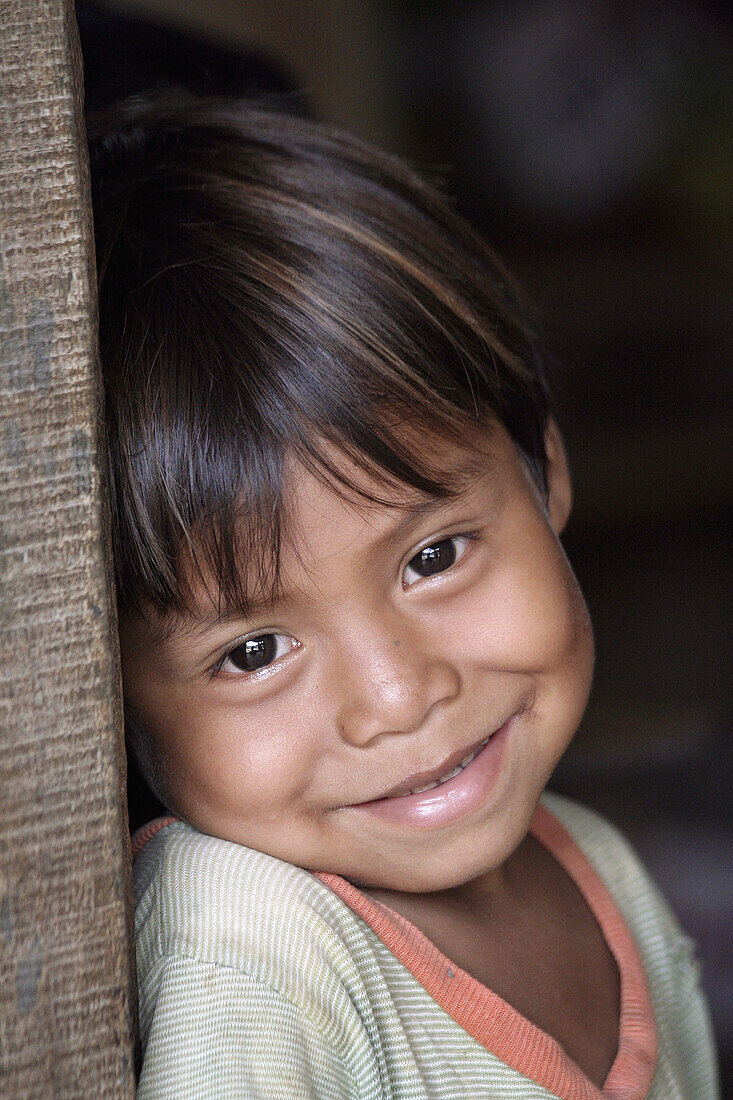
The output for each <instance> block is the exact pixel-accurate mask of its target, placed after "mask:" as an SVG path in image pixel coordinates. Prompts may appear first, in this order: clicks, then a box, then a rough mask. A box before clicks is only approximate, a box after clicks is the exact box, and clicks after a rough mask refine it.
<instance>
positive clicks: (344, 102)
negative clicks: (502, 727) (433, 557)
mask: <svg viewBox="0 0 733 1100" xmlns="http://www.w3.org/2000/svg"><path fill="white" fill-rule="evenodd" d="M77 15H78V20H79V25H80V30H81V33H82V44H83V49H84V56H85V70H86V90H87V101H88V106H90V107H94V106H97V105H99V104H100V103H104V102H106V101H108V100H109V99H110V98H112V97H114V96H117V95H125V94H129V93H130V92H135V91H139V90H141V88H142V87H153V86H155V85H156V84H158V83H160V82H161V81H163V80H165V81H167V82H171V81H172V82H174V83H177V84H181V85H183V86H184V87H187V88H189V89H190V90H192V91H195V92H206V93H212V92H213V93H220V92H221V93H229V94H251V93H260V94H264V95H267V96H269V97H274V100H275V101H276V102H279V103H281V104H282V105H284V106H286V107H287V108H288V109H294V110H305V111H309V112H312V113H313V114H315V115H316V116H318V117H321V118H324V119H327V120H329V121H332V122H336V123H338V124H340V125H343V126H345V127H347V128H348V129H350V130H353V131H355V132H357V133H358V134H360V135H361V136H363V137H365V138H367V139H369V140H372V141H374V142H376V143H377V144H379V145H381V146H383V147H386V148H388V149H390V150H392V151H394V152H397V153H400V154H402V155H403V156H406V157H407V158H408V159H409V160H410V161H411V162H412V163H413V164H415V165H416V166H417V167H419V168H421V169H422V170H423V171H425V172H427V173H428V174H429V175H430V176H431V177H432V178H433V179H434V180H438V181H439V182H441V183H442V185H443V186H444V187H445V188H446V189H447V190H448V191H449V192H450V193H451V194H452V195H453V196H454V198H455V202H456V204H457V206H458V207H459V209H461V210H462V211H463V212H464V213H465V214H467V215H468V216H469V217H470V219H471V220H472V221H473V222H474V223H475V224H476V225H478V226H479V227H480V228H481V229H482V230H484V231H485V233H486V235H487V236H488V237H489V239H490V240H491V241H492V242H493V243H494V244H495V245H496V246H497V247H498V249H499V251H500V252H501V253H502V255H503V257H504V259H505V261H506V262H507V263H508V265H509V266H510V268H512V269H513V270H514V272H515V273H516V274H517V275H518V276H519V277H520V279H521V281H522V282H523V284H524V286H525V288H526V289H527V291H528V292H529V295H530V297H531V299H532V301H533V302H534V306H535V311H536V313H537V315H538V317H539V319H540V322H541V324H542V326H543V328H544V331H545V334H546V338H547V344H548V346H549V348H550V349H551V351H552V352H553V354H554V355H555V356H556V357H557V359H558V363H559V375H560V386H559V406H560V420H561V426H562V428H563V431H564V434H565V437H566V441H567V444H568V449H569V453H570V458H571V465H572V468H573V472H574V480H575V491H576V502H575V509H574V513H573V517H572V520H571V523H570V525H569V528H568V531H567V534H566V537H565V539H564V542H565V545H566V548H567V551H568V555H569V557H570V559H571V561H572V563H573V566H574V568H575V571H576V573H577V575H578V578H579V580H580V583H581V586H582V588H583V590H584V592H585V595H586V598H587V601H588V604H589V606H590V610H591V615H592V617H593V621H594V624H595V630H596V641H597V652H598V656H597V674H596V681H595V687H594V691H593V696H592V700H591V704H590V707H589V709H588V712H587V715H586V717H585V719H584V722H583V725H582V728H581V730H580V731H579V733H578V736H577V738H576V741H575V742H574V745H573V746H572V748H571V750H570V752H569V753H568V755H567V757H566V759H565V760H564V761H563V763H562V764H561V766H560V768H559V769H558V771H557V773H556V775H555V777H554V781H553V786H554V787H555V789H557V790H560V791H562V792H564V793H567V794H570V795H572V796H574V797H577V798H580V799H581V800H582V801H584V802H586V803H587V804H589V805H591V806H594V807H596V808H598V809H599V810H600V811H602V812H603V813H604V814H606V815H607V816H608V817H609V818H610V819H611V820H612V821H614V822H615V823H617V824H618V825H619V826H620V827H621V828H622V829H623V831H624V832H625V833H626V834H627V835H628V836H629V837H630V838H631V839H632V841H633V843H634V844H635V845H636V847H637V849H638V850H639V851H640V853H641V855H642V857H643V858H644V860H645V862H646V864H647V866H648V867H649V869H650V871H651V874H652V875H653V876H654V877H655V878H656V880H657V881H658V882H659V884H660V885H661V886H662V888H663V890H664V891H665V893H666V895H667V897H668V898H669V900H670V902H671V904H672V906H673V908H674V909H675V911H676V912H677V914H678V916H679V918H680V920H681V922H682V924H683V926H684V927H685V929H686V930H687V931H688V932H689V934H690V935H692V936H693V937H694V939H695V940H696V941H697V943H698V945H699V947H700V952H701V955H702V958H703V962H704V976H705V985H706V989H707V993H708V997H709V999H710V1004H711V1008H712V1011H713V1015H714V1020H715V1027H716V1032H717V1036H718V1043H719V1049H720V1056H721V1063H722V1073H723V1083H724V1084H723V1087H724V1092H723V1095H724V1097H733V818H732V816H731V807H732V805H733V782H732V781H731V776H732V775H733V739H732V738H731V725H732V724H733V707H732V706H731V702H732V700H731V691H730V683H731V678H730V675H729V661H730V658H729V651H730V645H729V643H730V636H731V622H732V621H733V614H732V608H731V590H732V588H733V586H732V585H731V577H730V569H729V562H730V558H731V545H733V539H731V528H732V526H733V525H732V524H731V518H732V514H733V507H732V506H733V463H732V462H731V439H732V438H733V430H732V429H733V402H732V401H731V397H732V396H733V371H732V370H731V352H732V351H733V308H732V306H733V302H732V300H731V299H732V298H733V294H732V289H733V278H732V271H731V255H732V253H731V245H732V243H733V110H732V108H733V81H732V80H731V77H732V74H733V50H732V48H731V30H732V27H731V18H730V15H729V13H728V8H727V5H725V4H723V3H712V2H702V0H699V2H696V3H693V2H683V0H679V2H677V0H668V2H666V3H665V2H659V3H654V4H650V3H643V2H634V0H616V2H612V3H604V2H594V3H591V2H582V0H514V2H510V0H494V2H491V0H484V2H481V0H452V2H451V3H450V4H446V3H445V2H441V0H286V2H282V0H281V2H279V3H277V2H272V0H207V3H206V4H198V3H196V2H195V0H114V2H112V0H108V2H106V3H105V4H104V5H99V4H89V3H78V4H77ZM134 783H137V781H136V780H134ZM146 809H147V807H146V805H145V804H144V799H143V796H142V794H141V792H140V790H139V788H138V787H137V786H134V787H133V794H132V804H131V817H132V820H133V823H135V824H137V823H139V821H140V819H141V818H142V817H144V815H145V812H146Z"/></svg>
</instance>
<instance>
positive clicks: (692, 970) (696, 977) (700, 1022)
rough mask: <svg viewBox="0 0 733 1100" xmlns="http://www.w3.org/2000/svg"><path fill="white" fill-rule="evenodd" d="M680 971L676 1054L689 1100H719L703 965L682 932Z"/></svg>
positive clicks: (677, 959)
mask: <svg viewBox="0 0 733 1100" xmlns="http://www.w3.org/2000/svg"><path fill="white" fill-rule="evenodd" d="M675 966H676V971H677V975H678V977H677V1005H676V1008H677V1041H676V1054H677V1057H678V1059H679V1066H680V1075H681V1076H682V1077H683V1079H684V1081H685V1085H686V1091H685V1094H684V1095H685V1097H686V1098H689V1100H719V1098H720V1085H719V1082H718V1065H717V1057H716V1050H715V1040H714V1038H713V1029H712V1024H711V1021H710V1013H709V1011H708V1006H707V1002H706V1000H705V996H704V994H703V991H702V986H701V981H700V979H701V970H702V968H701V964H700V962H699V960H698V957H697V952H696V947H695V943H694V941H693V940H691V939H690V938H689V937H688V936H686V935H684V933H682V932H680V933H679V935H678V939H677V945H676V949H675Z"/></svg>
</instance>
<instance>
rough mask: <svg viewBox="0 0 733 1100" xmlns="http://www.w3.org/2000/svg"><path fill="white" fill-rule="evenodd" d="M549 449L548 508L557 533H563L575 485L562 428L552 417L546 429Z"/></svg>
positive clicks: (547, 449) (546, 442) (546, 445)
mask: <svg viewBox="0 0 733 1100" xmlns="http://www.w3.org/2000/svg"><path fill="white" fill-rule="evenodd" d="M545 449H546V451H547V510H548V512H549V515H550V523H551V524H552V527H553V530H554V532H555V534H556V535H559V534H561V532H562V530H563V528H564V527H565V524H566V523H567V521H568V516H569V515H570V509H571V508H572V505H573V487H572V484H571V481H570V470H569V468H568V459H567V455H566V454H565V446H564V444H563V441H562V436H561V435H560V429H559V428H558V426H557V424H556V423H555V421H554V420H553V418H552V417H550V419H549V420H548V421H547V428H546V429H545Z"/></svg>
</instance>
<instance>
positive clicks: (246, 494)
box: [91, 103, 548, 619]
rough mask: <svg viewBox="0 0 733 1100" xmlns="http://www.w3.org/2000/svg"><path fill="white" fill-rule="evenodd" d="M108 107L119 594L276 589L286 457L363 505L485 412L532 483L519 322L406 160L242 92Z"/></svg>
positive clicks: (231, 599) (226, 605)
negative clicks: (366, 479) (236, 97)
mask: <svg viewBox="0 0 733 1100" xmlns="http://www.w3.org/2000/svg"><path fill="white" fill-rule="evenodd" d="M113 121H114V122H115V127H116V128H113V129H112V130H110V129H109V126H110V125H111V123H110V120H109V119H107V120H106V124H105V126H104V127H102V129H101V130H99V131H98V132H96V133H95V130H94V128H93V127H92V129H91V134H92V137H91V168H92V187H93V203H94V213H95V230H96V235H97V258H98V269H99V272H100V343H101V351H102V366H103V371H104V376H105V387H106V392H105V399H106V423H107V431H108V453H109V475H110V483H111V491H112V516H113V540H114V550H115V565H116V579H117V586H118V593H119V600H120V606H121V607H123V608H124V607H127V606H130V607H132V608H135V609H136V610H140V611H143V612H144V611H145V610H146V609H150V608H152V609H153V610H154V611H155V612H156V614H157V616H159V617H160V618H161V619H165V617H166V616H170V615H186V614H190V613H191V612H192V611H193V610H194V604H195V589H196V588H197V587H198V586H200V584H204V585H205V587H206V588H207V590H208V591H210V592H211V589H213V597H214V600H215V601H216V603H217V605H218V612H219V613H220V614H227V613H229V612H232V613H234V612H239V613H246V609H247V608H248V607H249V606H250V605H251V604H252V602H254V601H255V600H256V601H261V600H266V599H268V598H269V599H274V598H275V597H276V595H277V592H278V585H279V570H280V557H281V549H282V546H283V541H284V539H286V538H288V537H289V533H288V529H287V525H288V517H287V515H286V510H285V506H284V501H283V492H284V484H283V479H284V471H285V468H286V464H287V462H289V461H290V460H291V459H292V460H295V461H296V462H299V463H301V464H302V465H303V466H304V467H305V468H306V469H308V470H309V471H310V472H311V473H313V474H314V475H315V476H317V477H320V478H322V479H323V480H324V481H326V482H327V483H328V484H329V485H330V486H331V487H332V488H334V489H335V490H336V491H337V492H341V493H343V494H344V495H346V494H348V495H356V496H357V497H362V498H363V497H365V495H367V496H368V499H369V500H370V501H371V502H372V503H377V504H384V505H387V506H389V505H394V504H395V503H396V501H397V500H398V499H399V498H400V495H401V494H402V495H404V493H405V491H407V492H408V493H409V492H412V493H419V494H423V495H428V496H434V497H441V496H447V495H450V494H451V493H453V492H455V491H456V488H457V486H456V482H455V479H454V478H452V477H451V476H450V473H449V472H446V471H445V470H441V469H440V468H438V458H437V453H438V452H439V448H437V449H436V448H435V447H434V446H433V447H432V450H433V453H432V454H431V440H435V439H444V440H446V441H452V442H454V443H456V444H459V445H462V446H463V447H464V448H466V441H467V440H468V439H470V438H471V437H472V435H475V434H476V430H477V428H479V427H481V426H484V427H485V426H488V425H490V423H491V421H492V419H498V420H499V421H501V422H502V423H503V424H504V425H505V426H506V428H507V429H508V431H509V434H510V435H511V437H512V439H513V440H514V442H515V443H516V445H517V446H518V448H519V449H520V451H521V452H522V453H523V455H524V456H525V457H526V458H527V460H528V462H529V464H530V466H531V468H532V470H533V471H534V473H535V474H536V476H537V478H538V480H540V481H542V479H543V475H544V465H545V453H544V438H543V436H544V428H545V424H546V420H547V414H548V393H547V384H546V379H545V372H544V366H543V362H542V358H541V355H540V353H539V350H538V347H537V342H536V339H535V337H534V335H533V332H532V330H531V329H530V327H529V326H528V324H527V321H526V318H525V315H524V310H523V308H522V306H521V303H520V301H519V298H518V297H517V295H516V292H515V290H514V288H513V285H512V283H511V281H510V279H509V276H508V275H507V274H506V272H505V271H504V270H503V268H502V267H501V265H500V264H499V263H498V261H497V260H496V258H495V257H494V256H493V254H492V253H491V252H490V250H489V249H488V248H487V247H486V245H485V244H483V242H481V241H480V239H479V238H478V237H476V235H475V234H473V232H472V231H471V230H470V229H469V227H468V226H467V225H465V223H464V222H462V221H461V219H460V218H458V217H457V216H456V215H455V214H454V212H453V211H452V210H451V209H450V207H449V206H448V204H447V203H446V202H445V201H444V200H443V199H442V198H441V197H440V196H439V195H437V193H436V192H435V191H433V190H432V189H431V188H430V187H428V186H427V185H426V184H425V183H424V181H423V180H421V179H420V178H419V177H418V176H416V175H415V174H414V173H412V172H411V171H410V170H409V169H408V168H406V167H405V166H404V165H402V164H401V163H400V162H398V161H396V160H394V159H393V158H390V157H387V156H384V155H382V154H379V153H377V152H375V151H373V150H371V149H369V148H367V147H366V146H364V145H362V144H361V143H359V142H358V141H356V140H355V139H350V138H347V137H345V136H344V135H342V134H339V133H337V132H335V131H332V130H328V129H326V128H325V127H320V126H317V125H315V124H313V123H310V122H306V121H304V120H302V119H297V118H294V117H290V116H284V115H283V116H279V115H274V114H269V113H266V112H262V111H259V110H257V109H253V108H251V107H248V106H243V105H242V104H241V103H240V104H237V105H230V106H228V107H222V105H221V103H217V104H216V105H215V106H214V105H212V104H205V103H204V104H203V105H202V104H196V105H193V106H192V105H191V104H187V105H185V106H182V107H178V108H171V107H166V108H161V107H157V108H151V107H147V108H145V107H142V108H141V107H140V106H139V105H138V106H137V107H136V108H135V109H134V110H131V111H130V113H129V114H128V115H127V116H125V115H124V114H123V116H121V117H117V118H116V119H115V120H113ZM469 449H470V448H469ZM339 456H343V457H345V458H347V459H348V460H349V461H350V462H351V463H353V464H354V466H355V467H356V468H357V469H359V470H362V471H364V472H365V473H366V474H368V475H369V476H370V477H371V478H372V479H373V480H374V482H375V483H376V484H377V485H383V486H384V495H383V496H381V495H378V496H376V497H375V496H371V495H368V494H365V492H364V489H363V487H360V486H359V485H358V484H356V483H354V482H353V481H350V480H349V478H348V476H347V475H346V474H345V472H344V470H345V468H346V466H345V465H344V466H342V465H341V462H340V461H339Z"/></svg>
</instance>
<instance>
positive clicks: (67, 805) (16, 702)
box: [0, 0, 134, 1100]
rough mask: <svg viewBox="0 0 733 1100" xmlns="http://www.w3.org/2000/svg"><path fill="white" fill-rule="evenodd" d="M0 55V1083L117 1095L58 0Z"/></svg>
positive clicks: (70, 116) (112, 728)
mask: <svg viewBox="0 0 733 1100" xmlns="http://www.w3.org/2000/svg"><path fill="white" fill-rule="evenodd" d="M0 55H1V57H2V64H1V65H0V96H1V103H2V110H1V111H0V148H2V158H1V159H0V1096H3V1097H9V1098H10V1097H12V1098H13V1100H25V1098H28V1100H31V1098H32V1100H42V1098H46V1097H54V1098H64V1100H69V1098H73V1097H90V1098H92V1097H93V1098H94V1100H99V1098H100V1097H105V1098H106V1097H132V1096H133V1095H134V1065H133V1063H134V1054H133V1052H134V1038H133V1036H134V986H133V979H132V967H131V959H132V951H131V935H130V929H131V920H130V918H131V913H130V900H129V899H130V867H129V842H128V836H127V830H126V823H127V822H126V809H125V806H124V797H123V796H124V784H125V771H124V755H123V750H122V719H121V707H120V685H119V660H118V654H117V641H116V613H115V606H114V599H113V595H112V588H111V584H110V570H109V558H108V546H109V534H108V529H107V522H108V520H107V508H106V504H105V500H104V485H103V481H102V478H101V475H100V470H101V469H102V468H103V465H102V463H103V456H102V454H101V451H100V446H99V425H100V382H99V376H98V371H97V364H96V328H95V320H94V318H95V306H96V295H95V278H94V265H93V253H92V243H91V242H92V237H91V219H90V208H89V196H88V179H87V165H86V145H85V141H84V130H83V123H82V115H81V98H80V85H81V76H80V74H81V62H80V55H79V51H78V42H77V38H76V25H75V22H74V15H73V6H72V4H71V2H70V0H69V2H67V0H5V2H4V3H3V6H2V19H1V20H0Z"/></svg>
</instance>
